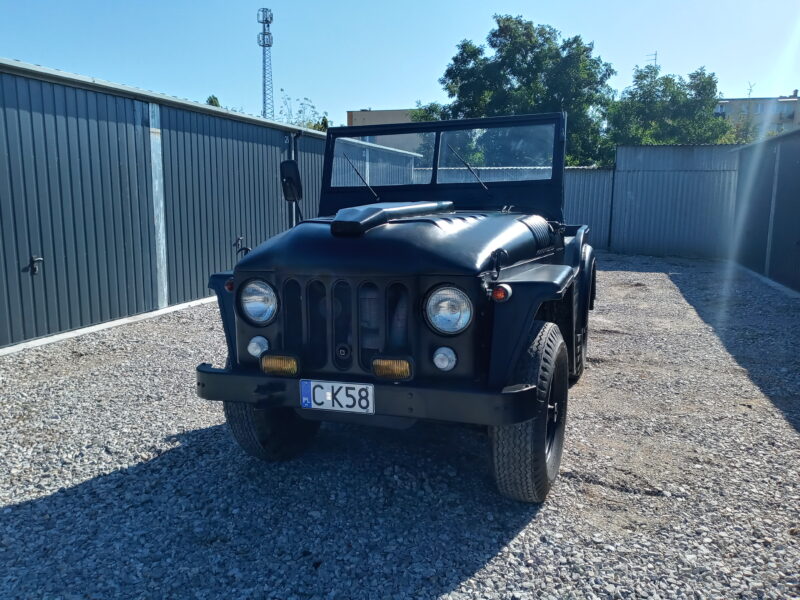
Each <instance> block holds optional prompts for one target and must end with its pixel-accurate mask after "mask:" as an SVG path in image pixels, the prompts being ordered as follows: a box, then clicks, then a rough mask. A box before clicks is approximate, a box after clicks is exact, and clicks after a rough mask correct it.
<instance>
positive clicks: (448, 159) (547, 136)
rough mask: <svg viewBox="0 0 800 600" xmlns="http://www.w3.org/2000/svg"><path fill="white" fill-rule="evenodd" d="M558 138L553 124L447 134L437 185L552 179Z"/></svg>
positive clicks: (443, 142)
mask: <svg viewBox="0 0 800 600" xmlns="http://www.w3.org/2000/svg"><path fill="white" fill-rule="evenodd" d="M554 137H555V125H553V124H552V123H548V124H542V125H518V126H511V127H492V128H488V129H459V130H455V131H444V132H443V133H442V141H441V148H440V150H439V169H438V173H437V176H436V182H437V183H472V182H474V181H475V175H477V176H478V177H480V180H481V181H483V182H489V181H527V180H531V179H550V178H551V177H552V175H553V142H554ZM465 163H466V164H465ZM467 164H468V165H469V166H470V167H472V168H473V170H474V172H475V175H473V174H472V173H470V172H469V168H468V167H467Z"/></svg>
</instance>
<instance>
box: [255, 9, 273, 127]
mask: <svg viewBox="0 0 800 600" xmlns="http://www.w3.org/2000/svg"><path fill="white" fill-rule="evenodd" d="M258 22H259V23H261V28H262V30H261V32H260V33H259V34H258V45H259V46H261V52H262V63H261V116H262V117H264V118H265V119H273V118H275V105H274V103H273V100H272V32H270V30H269V26H270V25H271V24H272V11H271V10H270V9H268V8H259V9H258Z"/></svg>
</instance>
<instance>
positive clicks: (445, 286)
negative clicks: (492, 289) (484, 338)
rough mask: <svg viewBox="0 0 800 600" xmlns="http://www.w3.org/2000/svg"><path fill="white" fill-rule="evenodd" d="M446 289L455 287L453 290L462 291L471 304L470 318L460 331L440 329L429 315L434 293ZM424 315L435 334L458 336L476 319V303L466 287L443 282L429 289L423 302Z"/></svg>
mask: <svg viewBox="0 0 800 600" xmlns="http://www.w3.org/2000/svg"><path fill="white" fill-rule="evenodd" d="M444 289H453V290H456V291H458V292H460V293H461V294H463V295H464V298H465V299H466V301H467V304H468V305H469V309H470V310H469V320H468V321H467V323H466V324H465V325H464V326H463V327H462V328H461V329H459V330H458V331H452V332H451V331H443V330H441V329H439V328H438V327H436V325H434V324H433V322H432V321H431V319H430V317H429V316H428V303H429V302H430V300H431V298H432V297H433V295H434V294H435V293H436V292H439V291H441V290H444ZM422 315H423V317H424V319H425V322H426V323H427V324H428V327H429V328H430V329H431V331H433V332H434V333H435V334H437V335H441V336H444V337H453V336H456V335H461V334H462V333H464V332H465V331H466V330H467V329H469V326H470V325H472V322H473V321H474V320H475V304H474V303H473V302H472V298H470V297H469V294H468V293H467V292H466V291H465V290H464V289H462V288H461V287H459V286H457V285H454V284H452V283H442V284H438V285H435V286H433V287H432V288H431V289H430V290H429V291H428V293H427V294H425V301H424V302H423V304H422Z"/></svg>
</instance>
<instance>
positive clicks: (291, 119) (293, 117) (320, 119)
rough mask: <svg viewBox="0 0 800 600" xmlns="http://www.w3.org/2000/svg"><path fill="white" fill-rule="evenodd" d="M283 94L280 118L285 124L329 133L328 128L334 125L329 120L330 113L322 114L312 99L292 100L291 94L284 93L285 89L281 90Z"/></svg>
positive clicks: (279, 112) (279, 111)
mask: <svg viewBox="0 0 800 600" xmlns="http://www.w3.org/2000/svg"><path fill="white" fill-rule="evenodd" d="M281 92H282V93H283V97H282V98H281V107H280V109H279V110H278V116H279V118H280V120H281V121H282V122H283V123H288V124H289V125H296V126H298V127H306V128H308V129H316V130H317V131H328V127H330V126H332V125H333V123H331V122H330V121H329V120H328V113H327V112H323V113H320V112H319V111H318V110H317V107H316V106H315V105H314V103H313V102H312V101H311V99H309V98H302V99H301V98H295V99H294V100H292V98H291V97H290V96H289V94H287V93H286V92H284V90H283V88H281ZM295 103H296V104H295Z"/></svg>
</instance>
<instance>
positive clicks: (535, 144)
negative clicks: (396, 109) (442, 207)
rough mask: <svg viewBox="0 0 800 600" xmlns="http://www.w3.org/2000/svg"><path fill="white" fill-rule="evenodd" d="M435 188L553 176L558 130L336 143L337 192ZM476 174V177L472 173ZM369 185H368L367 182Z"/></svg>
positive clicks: (537, 127) (543, 126)
mask: <svg viewBox="0 0 800 600" xmlns="http://www.w3.org/2000/svg"><path fill="white" fill-rule="evenodd" d="M437 135H438V136H440V140H439V162H438V168H437V174H436V181H435V182H434V183H440V184H441V183H474V184H476V185H478V181H477V180H478V179H479V180H480V181H481V182H483V183H488V182H498V181H532V180H542V179H550V178H552V176H553V148H554V142H555V125H554V124H553V123H539V124H533V125H508V126H503V127H486V128H472V129H456V130H445V131H442V132H441V133H437V132H434V131H425V132H410V133H397V134H385V135H373V136H361V137H341V138H336V139H335V141H334V147H333V166H332V170H331V186H332V187H363V186H364V181H366V182H367V184H368V185H369V186H371V187H380V186H394V185H410V184H430V183H432V181H431V179H432V177H433V171H434V169H433V157H434V149H435V147H436V143H437V139H436V138H437ZM470 170H471V172H470ZM362 179H363V181H362Z"/></svg>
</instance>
